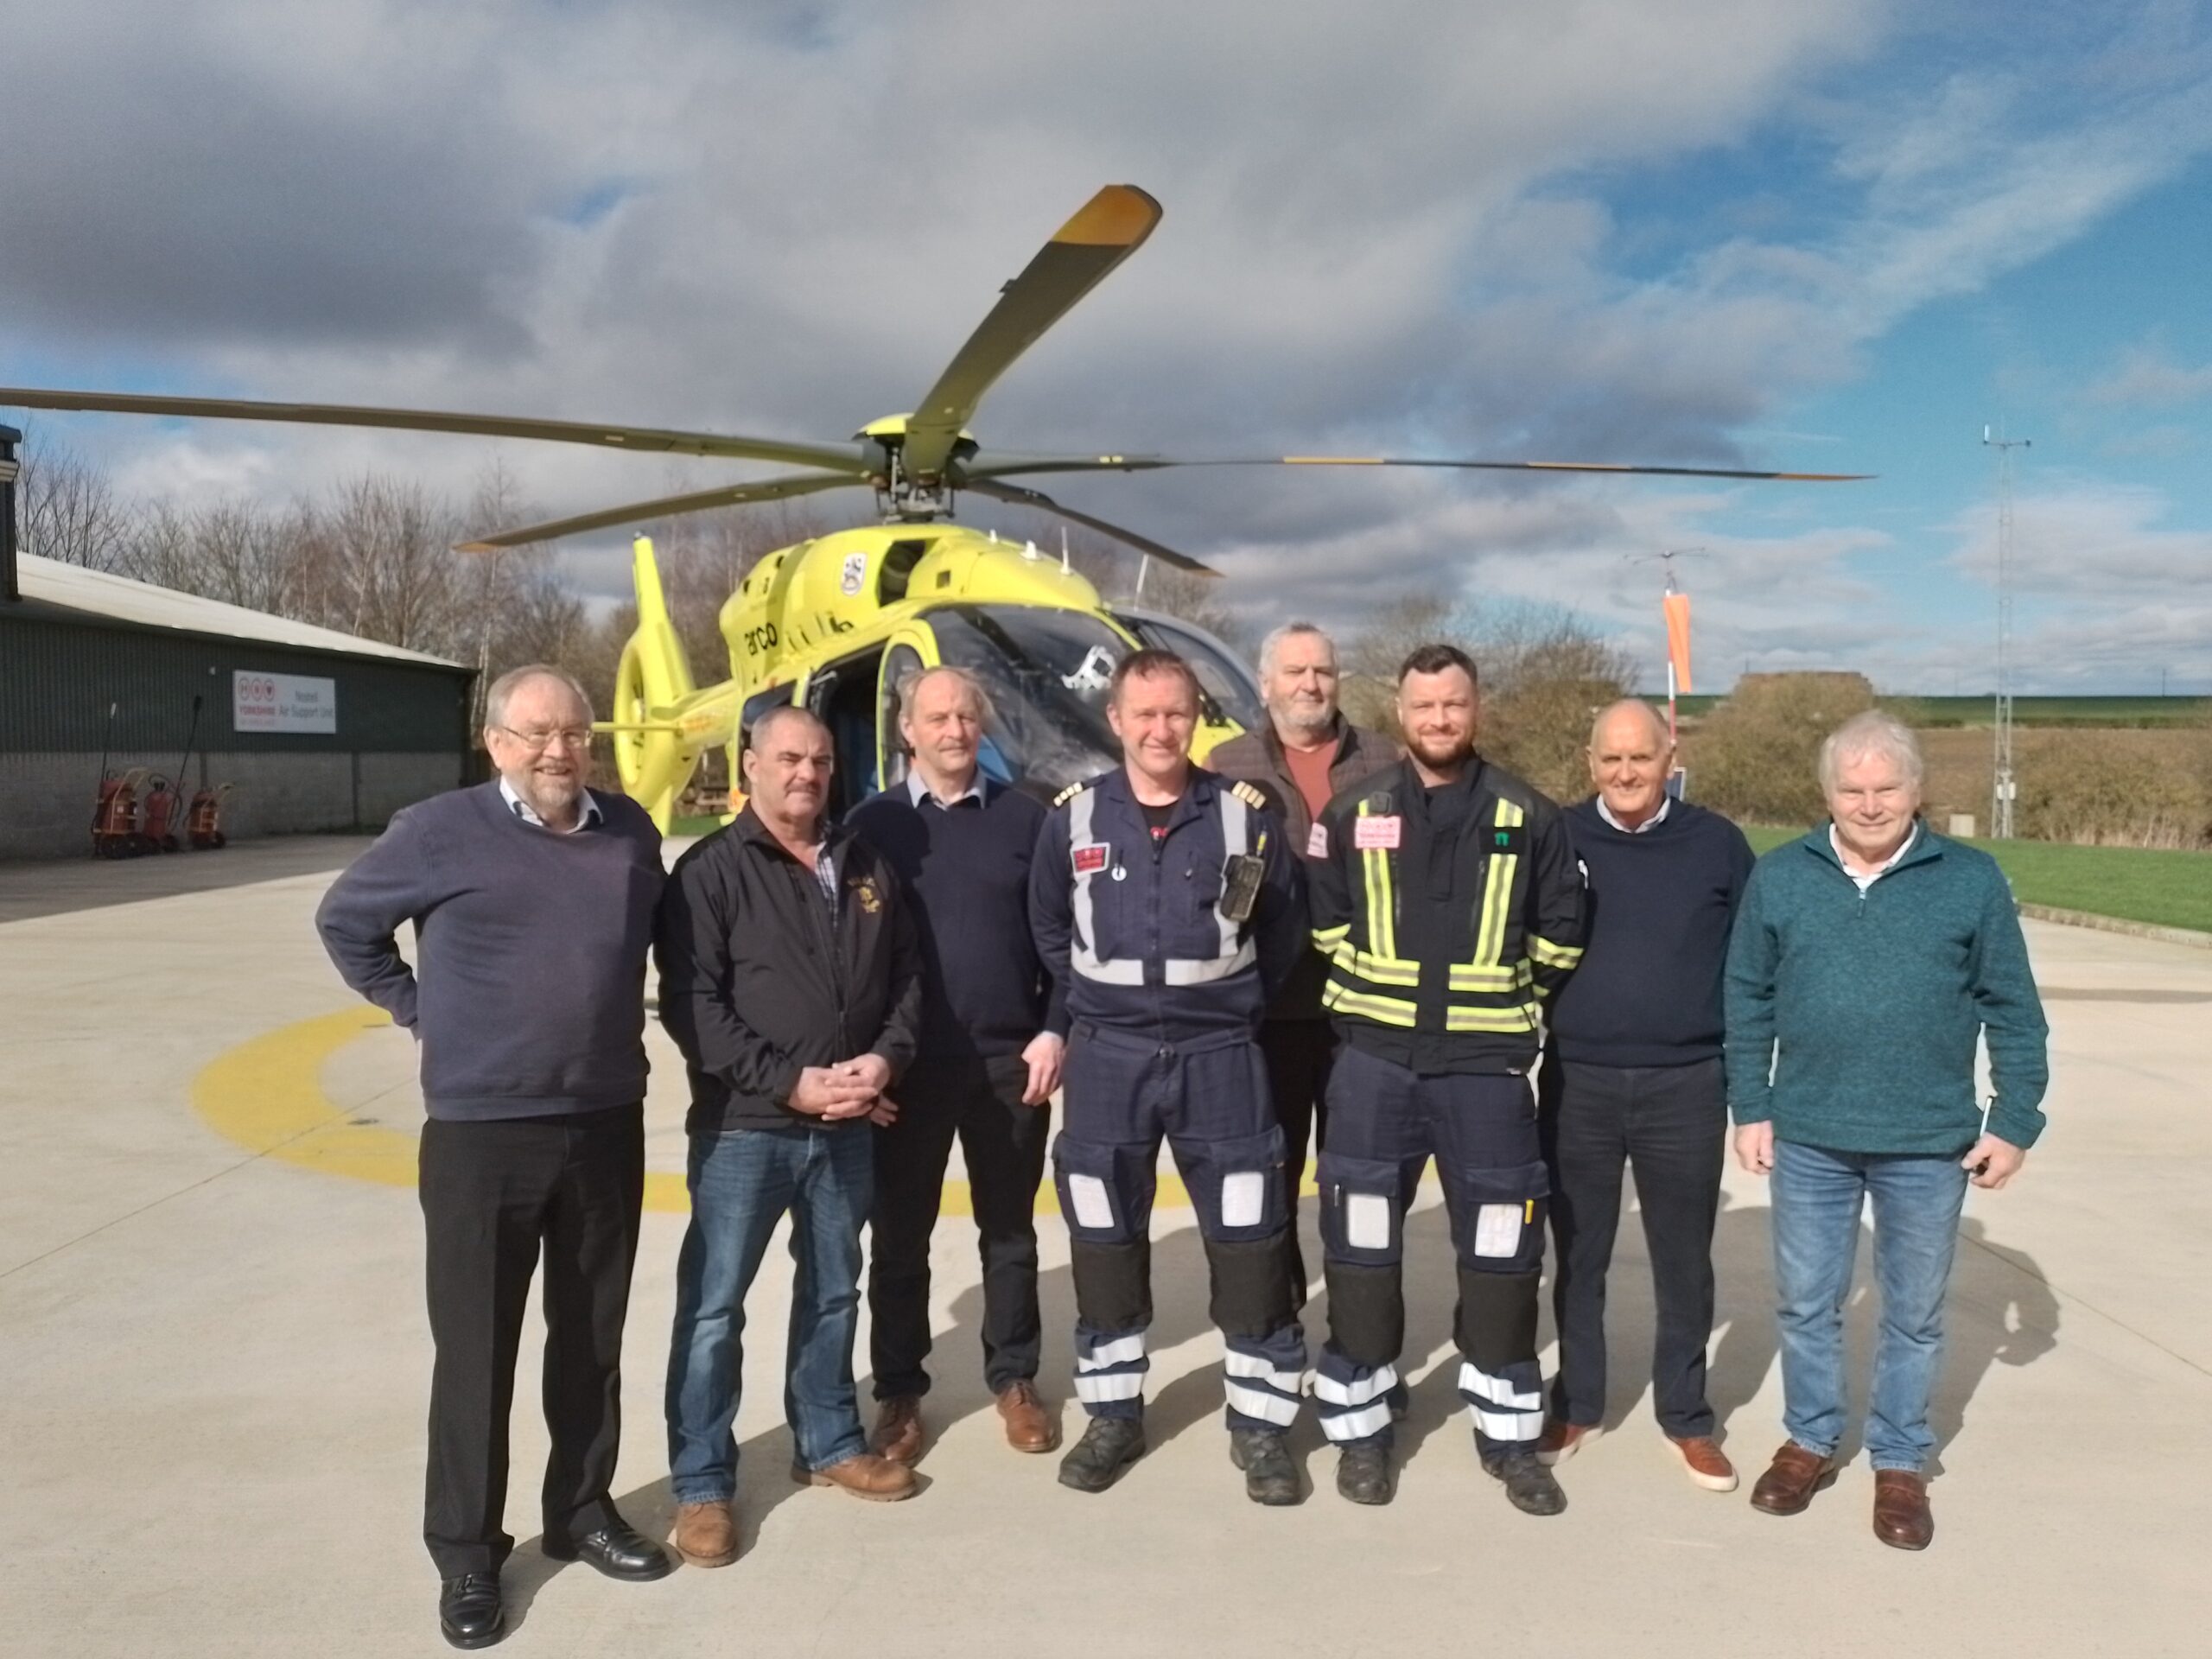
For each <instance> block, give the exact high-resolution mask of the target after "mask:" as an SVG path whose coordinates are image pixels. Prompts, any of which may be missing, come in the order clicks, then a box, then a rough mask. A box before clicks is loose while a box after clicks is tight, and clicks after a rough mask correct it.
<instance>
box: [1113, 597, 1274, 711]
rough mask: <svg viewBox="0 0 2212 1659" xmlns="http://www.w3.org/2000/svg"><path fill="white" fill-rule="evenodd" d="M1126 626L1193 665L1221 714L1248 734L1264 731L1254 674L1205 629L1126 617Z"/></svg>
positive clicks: (1199, 679)
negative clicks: (1262, 729)
mask: <svg viewBox="0 0 2212 1659" xmlns="http://www.w3.org/2000/svg"><path fill="white" fill-rule="evenodd" d="M1119 620H1120V621H1121V623H1122V626H1124V627H1126V628H1128V631H1129V632H1131V633H1134V634H1135V635H1136V637H1137V638H1138V639H1141V640H1143V641H1144V643H1145V644H1146V645H1151V646H1154V647H1155V648H1157V649H1159V650H1161V651H1172V652H1174V653H1175V654H1176V655H1177V656H1178V657H1180V658H1182V659H1183V660H1184V661H1185V662H1186V663H1188V664H1190V665H1191V671H1192V673H1194V674H1196V675H1197V676H1198V683H1199V684H1200V685H1201V686H1203V687H1204V688H1205V694H1206V696H1208V697H1210V698H1211V699H1212V701H1213V702H1214V704H1215V709H1210V710H1208V711H1207V712H1208V713H1209V714H1215V713H1218V714H1219V715H1226V716H1227V717H1228V718H1229V719H1230V720H1233V721H1236V723H1237V724H1238V725H1239V726H1242V727H1243V728H1244V729H1245V730H1246V731H1248V732H1256V731H1258V730H1260V729H1261V728H1262V727H1261V722H1262V718H1263V717H1264V713H1265V711H1264V709H1263V706H1262V703H1261V702H1260V689H1259V686H1258V684H1257V683H1255V681H1254V679H1253V677H1252V674H1251V671H1250V670H1249V669H1247V668H1246V667H1245V666H1244V664H1242V663H1240V662H1238V661H1237V660H1236V658H1235V657H1233V656H1231V655H1230V652H1229V649H1228V647H1227V646H1225V645H1223V644H1222V643H1221V642H1220V641H1219V640H1218V639H1215V638H1214V637H1213V636H1212V635H1211V634H1210V633H1208V632H1205V630H1204V629H1201V628H1197V627H1192V626H1188V625H1187V624H1185V623H1180V622H1175V621H1172V620H1168V619H1166V618H1164V617H1157V616H1122V617H1120V618H1119Z"/></svg>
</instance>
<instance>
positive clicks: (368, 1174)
mask: <svg viewBox="0 0 2212 1659" xmlns="http://www.w3.org/2000/svg"><path fill="white" fill-rule="evenodd" d="M390 1024H391V1015H390V1014H386V1013H385V1011H384V1010H383V1009H381V1008H344V1009H341V1010H340V1011H339V1012H338V1013H336V1014H317V1015H316V1016H315V1018H313V1019H311V1020H298V1021H296V1022H295V1023H294V1024H291V1025H289V1026H280V1027H277V1029H276V1030H275V1031H270V1032H264V1033H262V1034H261V1035H260V1036H258V1037H255V1038H251V1039H248V1040H247V1041H245V1042H243V1043H240V1044H239V1045H238V1046H237V1047H236V1048H233V1049H229V1050H226V1052H223V1053H221V1054H219V1055H217V1056H216V1057H215V1058H213V1060H211V1061H209V1062H208V1063H207V1065H206V1066H205V1067H204V1068H202V1069H201V1071H200V1075H199V1076H198V1077H194V1079H193V1080H192V1106H193V1109H194V1111H196V1112H198V1113H199V1114H200V1116H201V1118H203V1119H204V1120H205V1121H206V1122H207V1125H208V1127H209V1128H213V1130H215V1132H216V1133H217V1134H219V1135H222V1136H223V1138H224V1139H225V1140H226V1141H232V1142H234V1143H235V1144H237V1145H238V1146H241V1147H245V1149H246V1150H247V1151H248V1152H251V1153H252V1154H255V1155H256V1156H257V1157H263V1158H275V1159H277V1160H280V1161H282V1162H283V1163H287V1164H296V1165H298V1166H300V1167H301V1168H302V1169H313V1170H320V1171H321V1172H322V1173H324V1174H326V1175H342V1176H345V1177H346V1179H349V1180H356V1181H372V1182H374V1183H376V1184H377V1185H379V1186H412V1185H415V1149H416V1141H415V1137H414V1136H413V1135H408V1134H405V1133H404V1132H403V1131H401V1130H398V1129H393V1128H385V1126H384V1125H382V1124H380V1123H364V1122H355V1121H354V1120H353V1119H352V1118H350V1117H348V1116H346V1112H345V1110H344V1109H343V1108H341V1107H340V1105H339V1104H338V1103H336V1102H335V1101H334V1100H332V1099H331V1098H330V1096H328V1095H327V1094H326V1093H324V1092H323V1087H322V1068H323V1067H324V1065H327V1063H328V1062H329V1060H330V1058H331V1056H332V1055H334V1054H335V1053H337V1052H338V1051H339V1050H340V1049H341V1048H343V1047H345V1046H346V1044H348V1043H350V1042H353V1041H354V1040H355V1039H358V1038H359V1037H361V1036H363V1035H365V1033H369V1032H372V1031H374V1030H376V1029H377V1028H378V1027H381V1026H388V1025H390ZM1190 1202H1191V1195H1190V1193H1189V1192H1188V1191H1186V1190H1185V1187H1184V1185H1183V1183H1182V1182H1181V1181H1179V1180H1178V1179H1176V1178H1175V1177H1174V1176H1173V1175H1172V1174H1167V1173H1162V1174H1161V1175H1160V1190H1159V1193H1158V1195H1157V1196H1156V1197H1155V1198H1154V1199H1153V1207H1154V1209H1160V1210H1178V1209H1187V1208H1188V1207H1189V1206H1190ZM690 1207H691V1202H690V1195H689V1194H688V1193H687V1192H685V1191H684V1187H683V1177H682V1176H681V1175H675V1174H671V1173H667V1172H665V1171H662V1170H648V1171H647V1172H646V1173H645V1208H646V1209H648V1210H658V1211H665V1212H668V1213H671V1214H678V1215H680V1214H682V1213H683V1212H684V1211H688V1210H689V1209H690ZM938 1209H939V1211H940V1213H942V1214H944V1215H950V1216H966V1215H972V1214H974V1213H975V1211H974V1208H973V1206H972V1205H971V1204H970V1202H969V1194H968V1183H967V1182H965V1181H960V1180H949V1181H947V1182H945V1184H944V1201H943V1202H942V1203H941V1204H940V1205H939V1206H938ZM1037 1213H1038V1214H1039V1215H1057V1214H1058V1213H1059V1203H1058V1197H1057V1195H1056V1194H1055V1193H1054V1192H1053V1191H1052V1184H1051V1183H1050V1182H1046V1184H1045V1185H1044V1187H1043V1188H1042V1189H1041V1190H1040V1191H1039V1192H1038V1194H1037Z"/></svg>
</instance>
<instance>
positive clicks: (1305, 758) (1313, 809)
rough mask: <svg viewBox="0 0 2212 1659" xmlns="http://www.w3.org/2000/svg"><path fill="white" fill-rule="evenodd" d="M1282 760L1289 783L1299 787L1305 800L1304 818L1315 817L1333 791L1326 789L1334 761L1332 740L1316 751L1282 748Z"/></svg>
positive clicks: (1335, 754)
mask: <svg viewBox="0 0 2212 1659" xmlns="http://www.w3.org/2000/svg"><path fill="white" fill-rule="evenodd" d="M1282 758H1283V759H1284V760H1286V761H1287V762H1288V763H1289V766H1290V780H1291V782H1293V783H1294V784H1296V785H1298V792H1299V793H1300V795H1302V796H1304V797H1305V798H1306V817H1308V818H1309V819H1310V818H1318V817H1320V816H1321V812H1322V809H1323V808H1325V807H1326V806H1327V805H1328V804H1329V801H1330V798H1332V796H1334V795H1335V793H1336V791H1335V790H1333V789H1332V788H1330V787H1329V768H1330V767H1331V766H1334V765H1335V764H1336V762H1337V743H1336V740H1335V739H1333V738H1332V739H1331V740H1330V741H1328V742H1326V743H1324V744H1323V745H1321V747H1319V748H1318V749H1294V748H1292V747H1290V745H1289V744H1287V743H1286V744H1284V745H1283V746H1282Z"/></svg>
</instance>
